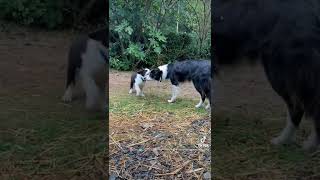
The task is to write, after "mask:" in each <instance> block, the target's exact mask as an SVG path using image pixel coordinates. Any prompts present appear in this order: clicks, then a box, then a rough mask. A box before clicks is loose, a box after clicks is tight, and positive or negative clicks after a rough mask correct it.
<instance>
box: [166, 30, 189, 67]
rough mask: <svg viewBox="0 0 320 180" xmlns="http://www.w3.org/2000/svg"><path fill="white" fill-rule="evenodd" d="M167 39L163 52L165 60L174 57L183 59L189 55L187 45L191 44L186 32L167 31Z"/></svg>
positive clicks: (174, 58)
mask: <svg viewBox="0 0 320 180" xmlns="http://www.w3.org/2000/svg"><path fill="white" fill-rule="evenodd" d="M166 36H167V38H168V41H167V43H166V50H165V51H164V52H163V55H164V56H165V62H162V63H168V62H172V61H174V60H176V59H183V58H187V57H189V49H188V47H189V45H190V44H191V41H192V39H191V37H190V35H189V34H187V33H173V32H171V33H168V34H167V35H166Z"/></svg>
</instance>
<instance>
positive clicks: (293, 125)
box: [271, 108, 304, 145]
mask: <svg viewBox="0 0 320 180" xmlns="http://www.w3.org/2000/svg"><path fill="white" fill-rule="evenodd" d="M303 113H304V112H303V110H298V109H297V108H296V109H293V108H288V112H287V123H286V127H285V128H284V129H283V130H282V132H281V134H280V136H278V137H276V138H274V139H272V140H271V143H272V144H275V145H281V144H289V143H291V142H292V141H294V135H295V132H296V130H297V129H298V127H299V124H300V122H301V119H302V116H303Z"/></svg>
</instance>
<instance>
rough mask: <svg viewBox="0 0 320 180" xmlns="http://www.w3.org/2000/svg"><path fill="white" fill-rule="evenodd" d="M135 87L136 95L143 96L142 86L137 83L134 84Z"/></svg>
mask: <svg viewBox="0 0 320 180" xmlns="http://www.w3.org/2000/svg"><path fill="white" fill-rule="evenodd" d="M134 87H135V89H136V96H141V89H140V86H139V85H137V84H135V85H134Z"/></svg>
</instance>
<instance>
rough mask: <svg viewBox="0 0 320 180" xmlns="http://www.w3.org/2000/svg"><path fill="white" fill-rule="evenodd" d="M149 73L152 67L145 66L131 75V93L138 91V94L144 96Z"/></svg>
mask: <svg viewBox="0 0 320 180" xmlns="http://www.w3.org/2000/svg"><path fill="white" fill-rule="evenodd" d="M149 73H150V69H148V68H145V69H142V70H139V71H137V72H134V73H133V74H132V75H131V81H130V90H129V94H131V93H133V92H136V96H144V94H143V91H142V90H143V87H144V85H145V81H146V77H145V75H146V74H149Z"/></svg>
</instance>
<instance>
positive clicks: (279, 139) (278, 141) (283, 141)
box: [270, 136, 293, 146]
mask: <svg viewBox="0 0 320 180" xmlns="http://www.w3.org/2000/svg"><path fill="white" fill-rule="evenodd" d="M270 142H271V144H273V145H276V146H278V145H284V144H291V143H292V142H293V139H284V138H283V137H281V136H279V137H276V138H273V139H272V140H271V141H270Z"/></svg>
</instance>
